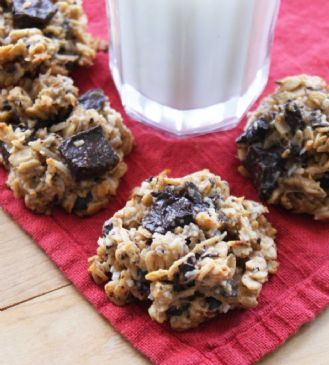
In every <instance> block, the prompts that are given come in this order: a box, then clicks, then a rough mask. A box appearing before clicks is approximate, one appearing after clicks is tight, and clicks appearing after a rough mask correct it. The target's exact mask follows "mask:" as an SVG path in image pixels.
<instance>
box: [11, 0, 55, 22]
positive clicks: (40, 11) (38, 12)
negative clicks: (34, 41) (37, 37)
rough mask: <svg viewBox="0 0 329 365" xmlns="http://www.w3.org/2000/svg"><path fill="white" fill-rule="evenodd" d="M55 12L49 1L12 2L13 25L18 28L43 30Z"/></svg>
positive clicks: (16, 0) (27, 0)
mask: <svg viewBox="0 0 329 365" xmlns="http://www.w3.org/2000/svg"><path fill="white" fill-rule="evenodd" d="M56 11H57V7H56V6H55V5H54V4H53V3H52V2H51V1H50V0H13V19H14V25H15V27H18V28H34V27H35V28H43V27H45V26H46V25H47V24H48V23H49V22H50V20H51V19H52V17H53V16H54V15H55V13H56Z"/></svg>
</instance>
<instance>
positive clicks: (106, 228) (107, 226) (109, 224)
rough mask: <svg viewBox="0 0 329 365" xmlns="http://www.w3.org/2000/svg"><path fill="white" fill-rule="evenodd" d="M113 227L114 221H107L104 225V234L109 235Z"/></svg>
mask: <svg viewBox="0 0 329 365" xmlns="http://www.w3.org/2000/svg"><path fill="white" fill-rule="evenodd" d="M112 228H113V223H112V222H107V223H105V224H104V225H103V235H104V236H107V235H108V234H109V233H110V231H111V230H112Z"/></svg>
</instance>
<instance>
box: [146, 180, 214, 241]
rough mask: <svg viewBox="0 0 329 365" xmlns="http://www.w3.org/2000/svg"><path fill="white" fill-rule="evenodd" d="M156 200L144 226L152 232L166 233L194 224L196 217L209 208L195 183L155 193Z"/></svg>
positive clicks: (167, 188)
mask: <svg viewBox="0 0 329 365" xmlns="http://www.w3.org/2000/svg"><path fill="white" fill-rule="evenodd" d="M153 196H154V197H155V198H156V199H155V202H154V203H153V205H152V207H151V208H150V210H149V212H148V214H147V215H146V216H145V217H144V219H143V221H142V225H143V226H144V227H145V228H146V229H147V230H149V231H150V232H153V233H154V232H158V233H162V234H164V233H166V232H167V231H169V230H173V229H175V228H176V227H178V226H181V227H184V226H185V225H188V224H190V223H191V222H193V219H194V216H195V215H196V214H197V213H198V212H199V211H201V210H202V209H203V208H205V207H206V206H207V204H206V203H205V202H203V198H202V195H201V193H200V191H199V189H198V188H197V187H196V186H195V185H194V184H193V183H187V184H185V185H184V187H182V188H177V187H176V188H173V187H170V186H169V187H166V188H165V189H164V190H163V191H161V192H158V193H153Z"/></svg>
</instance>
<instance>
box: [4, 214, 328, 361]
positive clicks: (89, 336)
mask: <svg viewBox="0 0 329 365" xmlns="http://www.w3.org/2000/svg"><path fill="white" fill-rule="evenodd" d="M13 247H14V248H13ZM63 286H64V287H63ZM0 304H1V308H5V310H3V311H2V312H1V314H0V354H1V356H0V365H9V364H10V365H32V364H33V365H44V364H49V365H66V364H67V365H72V364H73V365H74V364H84V365H85V364H86V365H89V364H90V365H93V364H103V363H104V364H105V363H106V364H109V365H117V364H120V365H146V364H149V361H148V360H146V359H145V358H144V357H143V356H142V355H140V354H139V353H138V352H137V351H136V350H134V349H133V348H132V346H131V345H130V344H129V343H128V342H126V341H125V340H124V339H123V338H122V337H121V336H120V335H119V334H118V333H117V332H115V330H114V329H113V328H112V327H111V326H110V324H109V323H108V322H107V321H106V320H104V319H103V318H102V317H101V316H100V315H99V314H98V313H97V312H96V311H95V310H94V309H93V308H92V307H91V306H90V305H89V304H88V303H87V302H86V301H85V300H84V298H83V297H81V296H80V294H79V293H78V292H77V291H76V290H75V289H74V287H73V286H72V285H70V284H69V283H68V281H67V280H66V279H65V278H64V276H63V275H62V274H61V272H60V271H59V270H58V269H57V268H56V267H55V266H54V264H53V263H52V262H51V261H50V260H49V259H48V257H47V256H46V255H45V253H44V252H43V251H42V250H41V249H39V248H38V246H37V245H36V244H35V243H34V242H33V241H32V240H31V239H30V238H29V237H28V236H27V235H26V234H24V233H23V232H22V231H21V230H20V228H19V227H18V226H17V225H16V224H15V223H13V222H12V221H11V220H10V219H9V218H8V217H6V216H5V214H4V213H3V212H2V211H0ZM328 337H329V310H326V311H324V312H323V313H322V314H321V315H320V316H319V317H318V318H317V319H315V320H314V321H313V322H311V323H310V324H307V325H305V326H304V327H303V328H302V329H301V330H300V331H299V332H298V333H297V334H296V335H295V336H294V337H292V338H291V339H290V340H288V341H287V342H286V343H285V344H284V345H282V346H281V347H280V348H279V349H278V350H276V351H275V352H274V353H272V354H270V355H268V356H267V357H266V358H265V359H263V360H262V361H261V362H259V363H258V365H297V364H298V365H311V364H314V365H315V364H316V365H328V364H329V361H328V357H329V346H328ZM177 365H179V362H178V363H177ZM200 365H201V364H200Z"/></svg>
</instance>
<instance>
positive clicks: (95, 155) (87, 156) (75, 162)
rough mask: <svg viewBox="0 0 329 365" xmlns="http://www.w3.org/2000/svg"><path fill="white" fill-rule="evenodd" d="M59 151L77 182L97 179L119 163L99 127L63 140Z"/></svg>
mask: <svg viewBox="0 0 329 365" xmlns="http://www.w3.org/2000/svg"><path fill="white" fill-rule="evenodd" d="M59 150H60V152H61V154H62V156H63V158H64V159H65V161H66V162H67V164H68V165H69V168H70V170H71V172H72V175H73V176H74V177H75V178H76V179H77V180H81V179H89V178H93V177H98V176H100V175H102V174H104V173H105V172H106V171H109V170H112V169H113V168H114V167H115V166H116V165H117V164H118V163H119V157H118V155H117V154H116V153H115V152H114V151H113V149H112V147H111V144H110V143H109V141H108V140H107V139H106V138H105V137H104V135H103V131H102V128H101V127H100V126H97V127H94V128H91V129H88V130H87V131H84V132H80V133H78V134H76V135H74V136H72V137H69V138H67V139H65V140H64V141H63V142H62V143H61V145H60V146H59Z"/></svg>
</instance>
